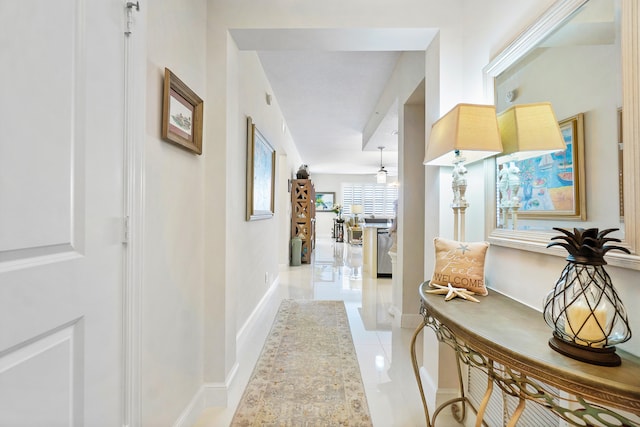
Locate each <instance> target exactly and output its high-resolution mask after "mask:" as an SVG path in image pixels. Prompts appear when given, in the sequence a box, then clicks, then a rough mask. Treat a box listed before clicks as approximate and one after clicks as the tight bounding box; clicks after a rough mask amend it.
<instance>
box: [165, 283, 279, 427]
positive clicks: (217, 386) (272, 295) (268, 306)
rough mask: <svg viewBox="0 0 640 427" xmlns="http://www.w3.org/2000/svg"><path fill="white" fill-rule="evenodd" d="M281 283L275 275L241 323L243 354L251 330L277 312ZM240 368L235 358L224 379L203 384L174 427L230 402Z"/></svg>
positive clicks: (188, 425) (239, 335) (238, 344)
mask: <svg viewBox="0 0 640 427" xmlns="http://www.w3.org/2000/svg"><path fill="white" fill-rule="evenodd" d="M279 284H280V278H279V277H276V279H275V280H274V281H273V283H272V284H271V286H269V289H268V290H267V292H266V293H265V294H264V296H263V297H262V299H261V300H260V302H259V303H258V305H257V306H256V308H255V309H254V310H253V312H252V313H251V315H250V316H249V318H248V319H247V321H246V322H244V324H243V325H242V327H241V328H240V329H239V330H238V332H237V333H236V354H242V352H244V351H246V349H245V348H246V346H247V344H248V340H250V338H251V335H252V332H253V331H254V330H255V329H257V328H259V327H260V326H263V325H264V319H265V317H269V316H270V315H271V314H272V312H273V314H274V315H275V312H276V311H277V310H278V307H279V306H280V304H279V302H277V301H275V299H276V298H277V292H276V290H277V289H278V286H279ZM269 324H270V323H269ZM247 369H250V370H253V367H252V366H251V367H247ZM239 370H240V365H239V364H238V363H237V361H236V363H235V364H234V365H233V367H232V368H231V370H230V371H229V373H228V374H227V377H226V379H225V381H224V383H222V382H219V383H204V384H202V385H201V386H200V388H199V389H198V391H197V392H196V393H195V395H194V396H193V398H192V399H191V401H190V402H189V404H188V405H187V407H186V408H185V409H184V410H183V411H182V413H181V414H180V416H179V417H178V419H177V420H176V422H175V423H174V424H173V427H191V426H193V425H194V424H195V423H196V422H197V421H198V418H199V417H200V415H202V413H203V412H204V410H205V409H207V408H213V407H226V406H227V405H228V404H229V394H230V390H231V389H232V388H233V387H234V385H235V381H236V379H237V377H238V372H239Z"/></svg>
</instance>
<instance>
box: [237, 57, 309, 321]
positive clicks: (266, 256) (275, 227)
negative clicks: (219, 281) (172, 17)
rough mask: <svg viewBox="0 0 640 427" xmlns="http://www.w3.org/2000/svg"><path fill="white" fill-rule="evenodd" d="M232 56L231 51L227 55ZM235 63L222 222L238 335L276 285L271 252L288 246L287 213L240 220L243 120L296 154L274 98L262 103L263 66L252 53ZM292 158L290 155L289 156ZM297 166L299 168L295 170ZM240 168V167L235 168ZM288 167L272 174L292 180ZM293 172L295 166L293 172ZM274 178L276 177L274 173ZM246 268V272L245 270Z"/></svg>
mask: <svg viewBox="0 0 640 427" xmlns="http://www.w3.org/2000/svg"><path fill="white" fill-rule="evenodd" d="M230 53H231V52H230ZM235 54H237V59H238V72H239V85H238V93H237V96H238V100H239V105H238V111H237V112H236V114H235V126H236V128H237V130H236V132H235V134H236V135H237V136H238V137H237V138H236V140H229V141H228V150H229V155H228V158H227V159H228V160H227V161H228V165H234V166H233V167H229V168H228V170H227V176H228V184H227V191H228V198H227V204H228V207H229V208H230V216H229V218H228V219H227V224H228V229H229V230H233V233H232V234H231V235H229V238H228V241H227V251H226V254H227V255H226V256H227V267H228V269H229V270H228V271H229V273H230V274H231V277H233V279H232V282H231V283H229V285H231V286H232V287H233V288H234V291H235V292H236V293H237V294H238V295H241V296H242V298H241V299H240V300H238V304H237V307H236V324H235V327H236V329H237V330H239V329H240V328H241V327H242V326H243V324H244V322H245V321H246V320H247V319H248V318H249V316H250V315H251V313H252V312H253V310H254V309H255V307H256V306H257V305H258V303H259V301H260V299H261V298H262V297H263V296H264V294H265V292H266V291H267V289H268V287H269V286H270V285H271V284H272V283H273V282H274V281H275V280H276V278H277V276H278V269H279V254H278V251H277V250H275V249H276V248H278V247H279V246H280V243H281V242H284V243H285V244H287V243H288V242H289V238H288V230H287V233H284V234H283V233H282V230H281V228H280V227H279V224H280V222H281V217H284V218H285V221H286V222H287V223H288V222H289V216H288V212H287V211H286V210H282V209H277V210H276V212H275V215H274V217H273V218H270V219H265V220H258V221H246V220H245V215H244V212H245V206H246V201H245V192H246V167H245V162H246V156H247V146H246V131H245V129H246V118H247V116H250V117H251V118H252V120H253V123H254V124H255V126H256V128H257V129H258V130H259V131H260V132H261V133H262V135H263V136H264V137H265V138H266V139H267V141H269V143H270V144H271V145H272V146H273V148H274V149H275V150H276V153H278V156H277V159H279V160H282V158H281V157H280V155H286V156H287V157H286V159H288V158H289V157H292V158H293V160H294V161H296V159H298V161H299V155H298V153H297V150H296V149H295V148H294V145H293V140H292V139H291V135H290V134H289V132H288V130H286V129H285V131H284V132H283V130H282V121H283V116H282V112H281V111H280V107H279V106H278V102H277V99H276V98H275V96H274V97H273V98H272V100H271V105H268V104H267V103H266V94H267V93H269V94H273V90H272V89H271V87H270V85H269V82H268V81H267V78H266V76H265V74H264V71H263V69H262V65H261V64H260V61H259V59H258V56H257V54H256V53H255V52H244V51H236V52H235ZM289 153H291V156H289ZM299 164H300V163H298V166H299ZM239 165H241V166H239ZM292 165H293V163H291V164H286V163H285V164H277V165H276V169H278V170H279V169H284V170H285V171H288V172H289V176H291V173H292V169H293V166H292ZM296 169H297V167H296ZM276 175H277V176H279V175H280V174H279V173H278V174H276ZM286 184H287V183H286V181H285V182H284V191H282V190H283V182H282V181H280V182H279V189H280V191H279V192H276V203H275V204H276V206H278V207H282V205H283V203H282V202H284V200H282V201H281V200H280V199H281V198H282V199H285V200H288V199H289V197H290V194H289V193H288V192H287V187H286ZM248 266H250V268H247V267H248Z"/></svg>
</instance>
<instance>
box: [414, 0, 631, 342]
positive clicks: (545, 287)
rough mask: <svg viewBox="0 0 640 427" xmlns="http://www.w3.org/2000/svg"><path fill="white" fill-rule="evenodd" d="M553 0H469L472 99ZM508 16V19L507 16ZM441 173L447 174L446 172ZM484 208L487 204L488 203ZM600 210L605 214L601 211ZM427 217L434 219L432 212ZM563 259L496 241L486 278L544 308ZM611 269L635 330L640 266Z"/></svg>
mask: <svg viewBox="0 0 640 427" xmlns="http://www.w3.org/2000/svg"><path fill="white" fill-rule="evenodd" d="M478 3H480V2H478ZM483 3H484V2H483ZM552 3H553V1H550V0H549V1H546V2H537V1H535V0H520V1H517V2H511V1H507V0H494V1H491V2H488V4H483V5H480V4H476V3H475V2H468V3H467V4H468V5H469V6H471V8H470V9H466V12H468V13H469V14H468V15H467V18H468V19H466V20H465V23H466V26H467V28H468V31H469V34H473V37H471V36H469V39H468V40H467V43H466V45H465V55H464V56H465V58H466V59H465V60H466V61H467V64H466V65H467V67H465V69H466V71H465V78H464V82H465V84H466V85H468V86H467V89H468V90H467V92H468V93H473V94H475V95H474V96H473V97H472V98H471V99H469V101H470V102H483V97H482V96H481V91H480V88H481V87H482V82H481V80H480V79H481V77H482V67H484V65H486V64H487V63H488V62H489V61H490V59H491V58H492V57H493V56H495V54H496V53H497V52H499V51H500V49H501V48H502V47H504V46H505V44H506V42H508V41H510V40H512V39H513V38H515V37H516V36H517V35H518V34H519V33H520V32H521V31H522V30H523V29H524V28H526V27H527V26H528V25H529V24H531V23H532V22H533V21H534V20H535V19H536V18H537V16H539V15H540V14H541V13H542V12H543V11H544V10H545V9H546V8H547V7H548V6H549V5H551V4H552ZM471 16H473V19H471ZM507 16H508V17H509V19H504V18H505V17H507ZM578 87H582V90H583V93H584V92H586V90H587V89H586V88H585V87H584V85H578ZM579 90H580V89H578V91H579ZM557 91H562V88H557ZM569 96H571V97H573V96H574V95H571V94H570V93H568V94H567V97H569ZM565 99H566V98H565ZM492 101H493V100H492V99H487V100H484V102H488V103H489V102H492ZM558 102H559V107H558V108H559V112H558V115H559V116H560V117H559V119H560V118H561V117H562V115H563V114H567V115H569V114H572V113H570V111H568V110H567V107H566V106H565V105H564V103H563V98H562V97H560V99H559V101H558ZM584 108H585V110H587V111H590V112H593V110H594V107H593V106H591V107H588V106H585V107H584ZM603 155H604V154H602V153H598V152H595V151H594V150H593V149H591V157H592V158H591V160H589V161H591V162H593V161H594V160H595V161H597V160H596V159H597V158H598V156H603ZM589 174H591V178H588V181H589V180H590V182H591V185H592V187H591V189H589V187H588V188H587V201H588V200H589V199H590V198H593V197H594V196H595V195H594V194H593V191H599V190H596V189H597V188H599V187H597V185H599V183H594V182H593V180H594V179H597V178H596V177H598V176H600V173H599V171H598V170H597V167H596V166H595V165H589V168H588V169H587V176H589ZM483 178H484V169H483V167H481V166H479V165H478V166H476V165H472V166H471V167H470V168H469V175H468V180H469V181H470V182H471V181H472V180H473V181H477V180H479V181H482V180H483ZM441 179H445V176H444V175H443V176H442V178H441ZM448 179H450V178H448ZM588 184H589V182H588ZM445 187H446V185H445V184H443V185H442V188H443V190H444V188H445ZM613 187H614V188H617V182H615V183H614V185H613ZM479 191H480V194H482V191H483V190H482V189H479ZM613 193H617V192H613ZM590 194H591V195H590ZM614 199H615V200H617V199H616V198H615V196H613V197H612V199H611V200H614ZM449 203H450V195H449V192H447V191H441V194H440V207H441V215H450V214H449V213H448V212H449V209H448V208H447V206H448V205H449ZM588 203H589V202H588ZM611 203H612V204H611V205H609V202H603V204H602V205H600V206H593V205H590V207H589V209H592V212H593V213H596V212H602V211H601V208H604V206H614V208H613V209H611V211H617V201H612V202H611ZM482 205H483V203H482V202H480V204H477V203H476V202H472V204H471V207H470V208H469V209H468V211H469V213H468V215H472V216H475V215H476V209H481V206H482ZM485 210H487V209H486V208H485ZM471 212H473V213H471ZM487 212H490V210H487ZM597 215H600V214H599V213H598V214H597ZM426 221H429V218H428V217H427V218H426ZM442 225H444V226H445V228H441V229H440V232H441V233H442V234H443V235H446V234H447V233H449V231H448V229H449V224H444V223H443V224H442ZM558 225H559V226H562V225H563V224H562V223H560V224H558ZM608 226H612V227H616V226H618V223H617V222H616V221H615V220H611V223H609V224H608V225H607V227H608ZM482 227H483V224H481V223H480V221H476V220H475V219H473V220H472V219H471V218H468V221H467V236H473V237H471V238H470V240H471V239H480V238H484V237H481V236H484V230H482ZM601 227H602V226H601ZM428 240H429V239H427V244H429V242H428ZM564 263H565V261H564V260H563V259H562V258H558V257H555V256H550V255H544V254H534V253H531V252H528V251H520V250H516V249H509V248H503V247H498V246H492V247H491V248H490V250H489V253H488V258H487V269H486V274H487V281H488V283H490V284H491V286H493V287H494V288H495V289H497V290H500V291H502V292H505V293H506V294H508V295H510V296H512V297H513V298H515V299H517V300H520V301H522V302H524V303H525V304H528V305H530V306H531V307H534V308H536V309H538V310H541V309H542V299H543V297H544V295H546V293H547V292H548V291H549V290H551V289H552V287H553V286H554V284H555V281H556V280H557V278H558V276H559V275H560V272H561V270H562V267H563V266H564ZM607 271H608V272H609V274H610V275H611V277H612V279H613V281H614V284H615V287H616V290H617V291H618V292H619V294H620V296H621V298H622V300H623V301H624V303H625V305H626V308H627V311H628V313H629V321H630V327H631V330H632V331H637V330H640V316H634V315H633V314H634V312H638V311H637V310H638V302H637V301H638V298H635V297H633V295H637V283H638V282H639V281H640V272H638V271H633V270H627V269H622V268H615V267H610V266H609V267H607ZM514 278H515V279H514ZM634 309H635V311H634ZM619 347H620V348H622V349H625V350H627V351H630V352H632V353H634V354H640V338H638V334H636V335H634V336H633V338H632V339H631V340H630V341H628V342H627V343H624V344H621V345H620V346H619Z"/></svg>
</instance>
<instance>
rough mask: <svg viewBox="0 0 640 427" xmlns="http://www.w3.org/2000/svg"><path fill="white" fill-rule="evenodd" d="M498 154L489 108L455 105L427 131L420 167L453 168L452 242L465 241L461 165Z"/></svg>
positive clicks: (463, 171)
mask: <svg viewBox="0 0 640 427" xmlns="http://www.w3.org/2000/svg"><path fill="white" fill-rule="evenodd" d="M500 152H502V143H501V141H500V131H499V129H498V120H497V117H496V108H495V107H494V106H493V105H477V104H458V105H456V106H455V107H453V109H452V110H451V111H449V112H448V113H447V114H445V115H444V116H442V117H441V118H440V119H439V120H438V121H436V122H435V123H434V124H433V126H432V127H431V135H430V136H429V142H428V145H427V149H426V155H425V159H424V164H425V165H429V166H451V165H453V173H452V178H453V181H452V184H451V188H452V189H453V202H452V203H451V208H452V209H453V220H454V222H453V226H454V233H453V237H454V240H461V241H464V238H465V236H464V235H465V216H464V215H465V210H466V208H467V207H468V206H469V203H468V202H467V200H466V191H467V180H466V178H465V175H466V173H467V169H466V168H465V167H464V164H465V162H466V163H467V164H469V163H473V162H475V161H478V160H482V159H484V158H486V157H489V156H493V155H496V154H498V153H500ZM463 154H464V157H463Z"/></svg>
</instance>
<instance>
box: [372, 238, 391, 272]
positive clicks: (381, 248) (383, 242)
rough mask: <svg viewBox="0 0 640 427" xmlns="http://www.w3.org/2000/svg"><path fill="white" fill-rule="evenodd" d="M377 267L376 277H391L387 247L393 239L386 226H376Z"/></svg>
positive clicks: (389, 246)
mask: <svg viewBox="0 0 640 427" xmlns="http://www.w3.org/2000/svg"><path fill="white" fill-rule="evenodd" d="M377 240H378V248H377V252H378V262H377V264H378V269H377V272H376V275H377V277H391V256H389V249H391V246H393V239H392V238H391V236H390V235H389V229H388V228H378V239H377Z"/></svg>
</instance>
